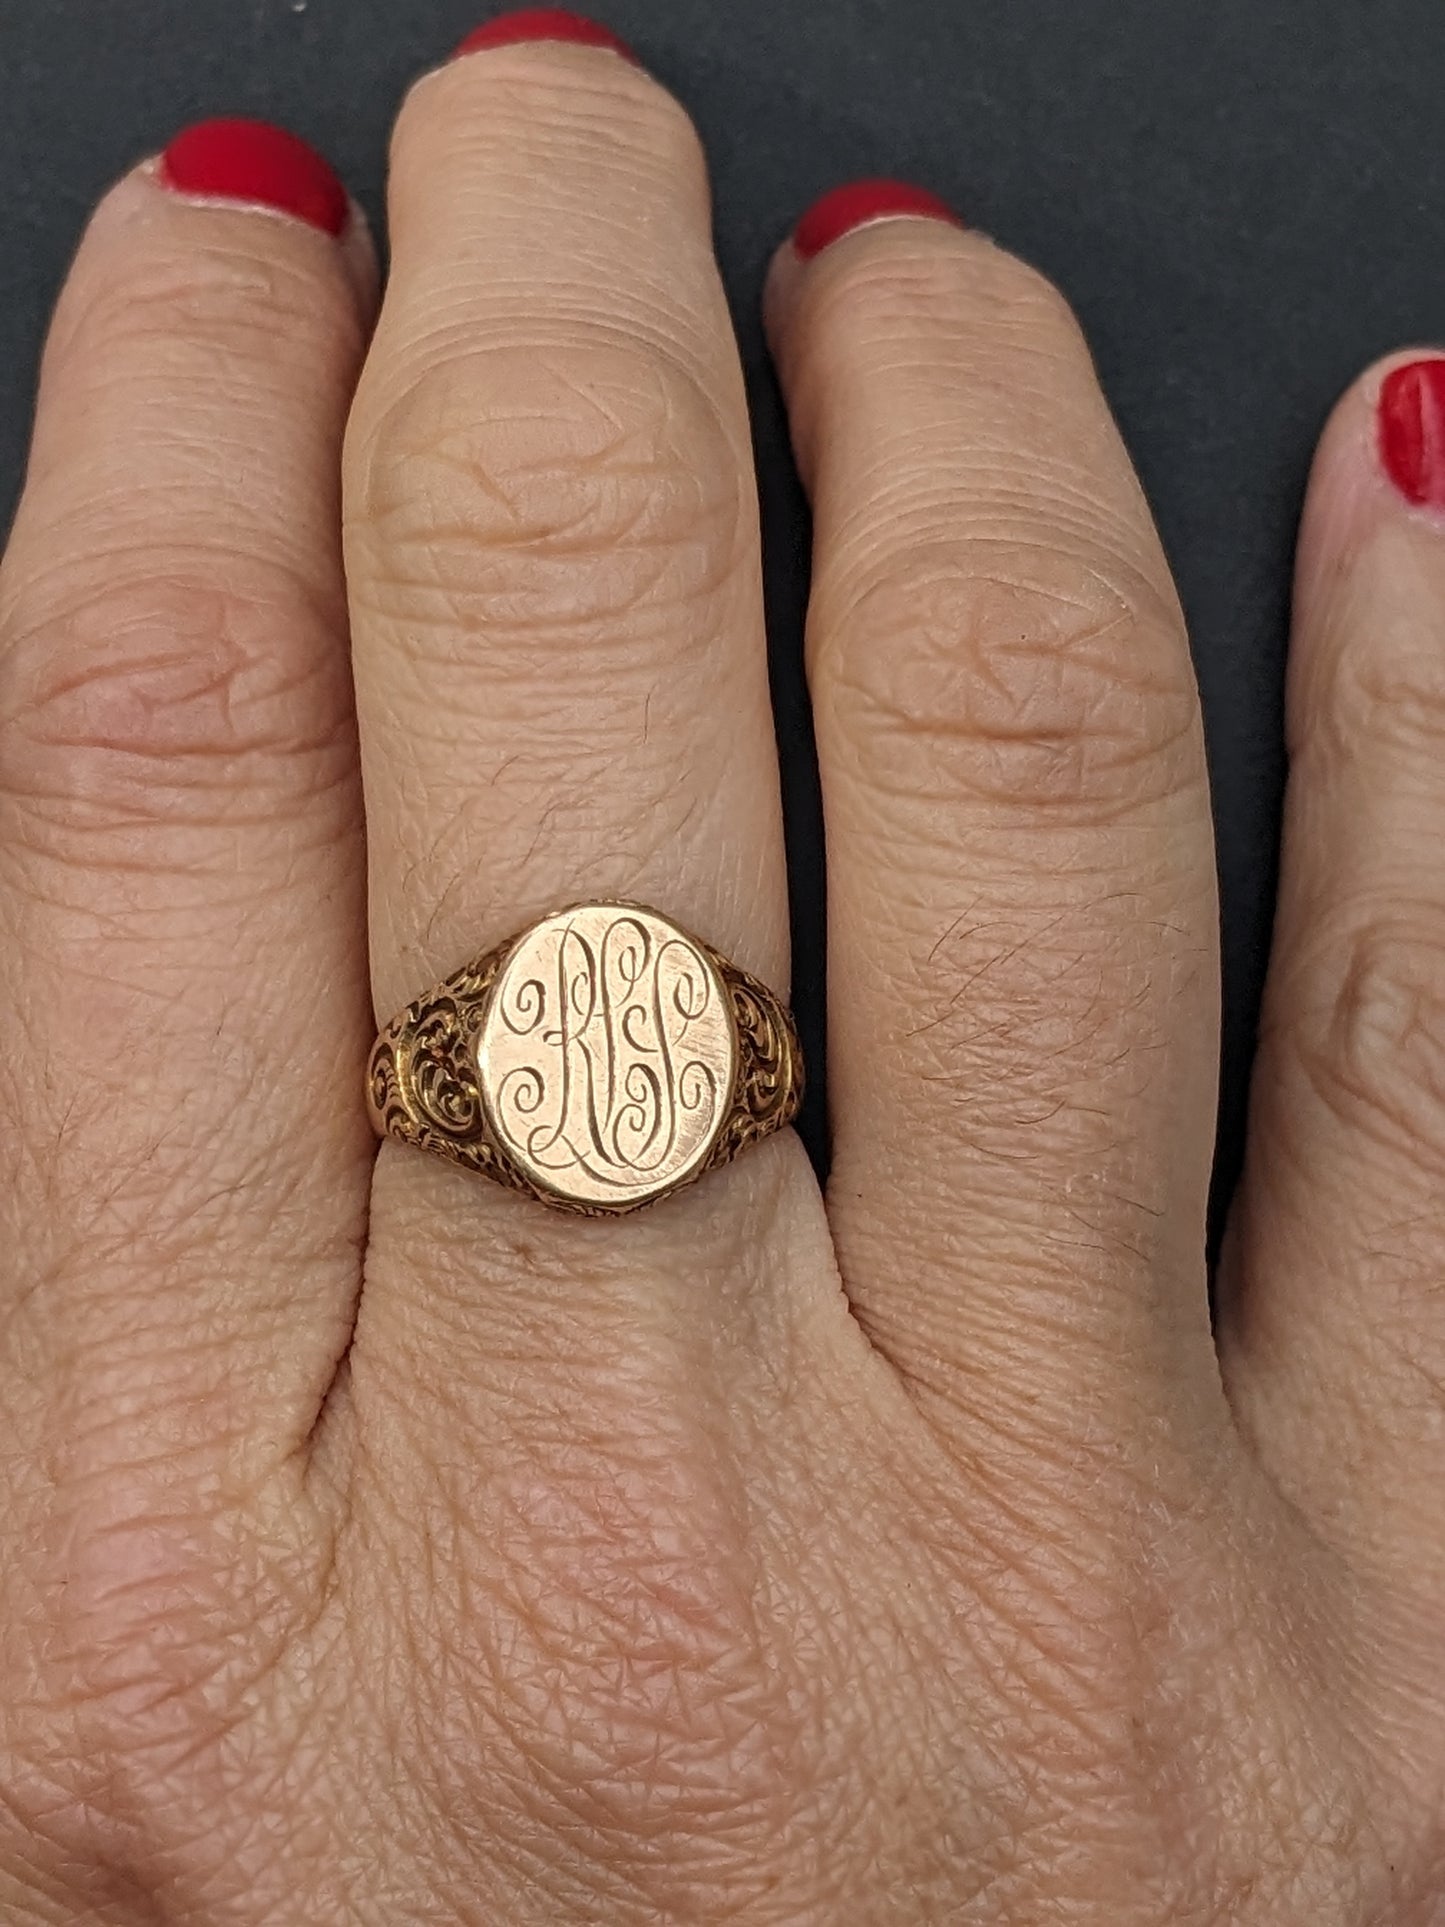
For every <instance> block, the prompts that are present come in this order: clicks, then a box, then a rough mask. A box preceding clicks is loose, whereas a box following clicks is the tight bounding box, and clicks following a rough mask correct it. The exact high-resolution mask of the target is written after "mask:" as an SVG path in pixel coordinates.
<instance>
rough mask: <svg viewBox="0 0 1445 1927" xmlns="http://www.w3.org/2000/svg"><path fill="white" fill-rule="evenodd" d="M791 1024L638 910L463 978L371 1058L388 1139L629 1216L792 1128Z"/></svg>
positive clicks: (633, 907) (741, 979)
mask: <svg viewBox="0 0 1445 1927" xmlns="http://www.w3.org/2000/svg"><path fill="white" fill-rule="evenodd" d="M802 1082H803V1079H802V1061H801V1057H800V1055H799V1051H798V1040H797V1036H796V1034H795V1032H794V1030H793V1026H792V1021H791V1019H790V1018H789V1016H788V1013H787V1011H786V1010H785V1009H784V1007H783V1005H782V1004H781V1003H780V1002H779V1001H778V999H777V998H776V997H775V996H774V995H773V993H772V992H771V991H770V990H769V989H768V988H767V987H766V985H764V984H761V983H759V982H758V981H757V979H756V978H754V977H750V976H749V975H748V974H747V973H746V972H745V971H742V970H739V969H738V968H737V966H736V965H735V964H732V963H730V962H729V961H728V960H727V959H726V958H725V957H723V956H722V955H720V954H719V952H717V951H716V950H714V949H713V948H712V947H711V945H709V944H706V943H703V942H702V941H701V940H700V939H698V938H695V937H691V936H689V935H688V934H687V933H686V932H685V931H683V930H680V929H679V928H678V927H677V926H676V925H675V924H673V923H671V922H670V921H668V919H666V918H665V917H662V916H660V915H658V914H657V912H655V911H651V910H648V909H645V908H644V907H643V906H642V905H640V904H629V903H592V904H580V905H577V906H575V907H574V908H572V909H570V910H565V911H561V912H559V913H558V914H556V915H554V916H551V917H545V918H543V919H542V921H541V922H540V923H537V924H535V925H533V927H532V928H531V929H530V930H528V931H525V932H523V934H522V935H521V936H520V937H517V938H514V939H513V940H512V941H511V942H510V943H506V944H500V945H498V947H497V948H496V949H495V950H491V951H488V952H487V954H486V955H485V956H483V957H479V958H478V959H477V960H476V961H475V962H473V963H470V964H467V965H464V966H463V968H462V969H460V970H458V971H455V972H453V974H452V975H451V976H450V977H448V978H446V979H445V981H444V982H442V983H439V984H437V985H436V986H435V987H434V988H433V989H432V990H430V991H428V992H427V994H426V995H425V996H424V997H419V998H418V999H417V1000H416V1002H415V1003H413V1004H410V1005H409V1006H408V1007H407V1009H405V1010H404V1011H402V1012H401V1013H400V1015H399V1016H397V1017H396V1018H395V1019H394V1020H393V1021H392V1022H391V1023H390V1024H388V1025H387V1027H386V1029H385V1030H384V1031H383V1032H382V1033H381V1035H380V1037H378V1039H377V1041H376V1046H375V1048H374V1050H373V1052H372V1056H371V1064H370V1067H369V1075H368V1088H367V1095H368V1099H369V1105H370V1110H371V1116H372V1121H373V1123H374V1124H375V1126H376V1128H377V1130H378V1131H380V1132H382V1133H383V1134H385V1135H387V1136H391V1137H396V1138H400V1139H402V1140H403V1141H404V1142H405V1143H408V1144H414V1145H417V1146H418V1147H419V1148H421V1149H423V1150H427V1151H433V1152H435V1153H437V1154H438V1155H439V1156H441V1157H445V1158H448V1159H450V1160H451V1161H453V1162H454V1163H457V1164H462V1165H465V1166H467V1167H468V1168H469V1169H470V1170H473V1171H479V1172H481V1173H483V1174H484V1175H485V1176H487V1177H490V1178H494V1179H495V1180H496V1181H497V1182H498V1183H500V1184H504V1185H507V1186H508V1187H509V1188H510V1189H512V1190H515V1191H523V1192H526V1193H527V1194H528V1195H530V1196H532V1197H535V1198H539V1199H541V1200H542V1201H544V1202H545V1203H548V1204H552V1205H556V1206H559V1207H561V1208H563V1209H566V1210H569V1211H577V1212H581V1213H583V1214H585V1215H589V1216H610V1215H612V1214H614V1213H616V1212H620V1211H631V1210H635V1209H636V1208H637V1207H638V1206H639V1205H642V1204H646V1203H648V1202H649V1201H650V1200H652V1199H654V1198H658V1197H662V1196H664V1195H665V1194H666V1193H667V1192H669V1191H672V1190H675V1189H676V1188H677V1187H678V1186H679V1185H682V1184H686V1183H688V1182H690V1181H691V1180H692V1179H693V1178H695V1177H697V1176H699V1175H700V1174H701V1173H702V1172H703V1171H708V1170H713V1169H715V1168H716V1167H718V1166H719V1165H722V1164H726V1163H728V1162H730V1160H731V1159H732V1158H734V1157H736V1156H737V1155H738V1153H739V1152H740V1151H742V1150H745V1149H746V1148H747V1147H748V1146H749V1145H750V1144H753V1143H755V1142H756V1141H757V1140H758V1139H759V1138H763V1137H766V1136H768V1135H769V1134H770V1133H771V1132H773V1131H776V1130H779V1129H781V1127H782V1126H783V1125H785V1124H787V1123H789V1122H790V1121H791V1119H792V1118H793V1116H794V1115H795V1114H796V1111H797V1108H798V1102H799V1099H800V1097H801V1094H802Z"/></svg>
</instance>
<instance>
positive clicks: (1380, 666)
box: [1296, 632, 1445, 758]
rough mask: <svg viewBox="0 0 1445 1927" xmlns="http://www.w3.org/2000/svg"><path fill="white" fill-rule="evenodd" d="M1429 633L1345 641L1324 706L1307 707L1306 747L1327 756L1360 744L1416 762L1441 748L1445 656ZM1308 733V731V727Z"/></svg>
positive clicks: (1333, 667)
mask: <svg viewBox="0 0 1445 1927" xmlns="http://www.w3.org/2000/svg"><path fill="white" fill-rule="evenodd" d="M1440 643H1441V639H1440V637H1439V635H1438V634H1434V633H1429V632H1425V633H1408V634H1401V633H1399V632H1396V633H1394V634H1390V633H1388V632H1387V633H1386V634H1384V635H1380V636H1375V637H1361V636H1359V635H1358V634H1355V635H1351V636H1350V637H1349V638H1348V639H1347V640H1346V642H1345V644H1344V646H1342V647H1341V648H1340V649H1339V650H1338V652H1337V654H1336V655H1335V657H1334V660H1333V661H1332V663H1331V664H1330V670H1329V676H1328V682H1327V684H1326V688H1325V691H1324V692H1323V699H1322V700H1321V701H1319V702H1316V703H1312V704H1311V703H1307V704H1306V705H1305V713H1306V718H1307V723H1306V729H1305V731H1304V733H1303V734H1304V740H1303V742H1300V743H1297V745H1296V747H1299V748H1303V747H1305V746H1306V745H1307V744H1309V743H1310V741H1311V739H1313V740H1314V741H1318V742H1321V743H1322V745H1323V747H1324V748H1325V749H1326V750H1327V751H1328V753H1329V754H1331V755H1332V756H1336V757H1338V756H1341V755H1348V754H1350V753H1351V751H1352V750H1353V749H1354V748H1356V747H1357V746H1358V745H1359V744H1361V743H1369V744H1374V745H1377V746H1378V747H1379V748H1380V749H1382V750H1384V751H1387V752H1390V753H1398V754H1401V755H1407V756H1410V757H1412V758H1413V757H1415V756H1417V755H1419V754H1420V753H1422V752H1423V753H1425V754H1428V755H1430V756H1438V755H1439V754H1440V751H1441V749H1442V746H1445V650H1442V648H1441V646H1440ZM1310 722H1313V723H1314V724H1315V728H1314V729H1313V730H1311V729H1310V728H1309V723H1310Z"/></svg>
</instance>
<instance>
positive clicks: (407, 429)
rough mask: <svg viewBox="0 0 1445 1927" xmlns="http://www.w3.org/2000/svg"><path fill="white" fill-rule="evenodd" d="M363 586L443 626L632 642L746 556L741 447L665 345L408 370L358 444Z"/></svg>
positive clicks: (601, 346) (585, 341)
mask: <svg viewBox="0 0 1445 1927" xmlns="http://www.w3.org/2000/svg"><path fill="white" fill-rule="evenodd" d="M352 456H353V458H354V460H353V467H354V472H355V473H356V475H357V476H358V478H359V481H358V489H357V496H356V500H355V505H354V509H353V513H352V517H351V519H350V522H349V530H348V533H349V537H350V539H351V541H352V544H353V549H354V551H355V552H356V553H357V554H359V557H360V559H361V564H362V566H361V568H360V570H359V576H360V591H361V594H362V595H363V597H366V596H368V595H370V596H372V597H374V598H377V599H379V600H380V603H381V605H382V608H383V612H384V613H393V612H400V613H404V614H405V616H406V618H407V619H408V620H412V621H415V620H417V619H418V618H419V619H420V620H421V622H422V623H423V624H427V623H428V621H430V622H431V623H434V624H435V625H436V626H438V627H440V628H442V629H443V630H452V631H455V630H459V629H460V630H465V629H468V628H470V627H473V626H474V624H475V620H476V618H477V617H478V616H480V615H484V616H485V619H486V624H487V630H488V639H489V648H492V647H495V648H500V649H502V650H505V648H506V643H507V639H508V637H509V636H515V637H517V638H520V639H524V640H525V642H526V644H527V647H528V649H529V651H530V650H533V649H534V648H535V645H536V642H537V640H538V638H539V636H543V635H554V636H556V637H558V639H559V640H567V639H569V638H570V639H573V640H575V637H576V635H577V634H578V633H582V632H585V633H587V635H588V637H589V640H601V641H605V640H607V639H608V638H609V637H612V638H615V639H616V640H617V641H618V642H619V643H625V642H628V641H634V642H635V640H636V637H637V630H636V627H635V623H634V621H633V618H634V615H635V612H637V611H638V610H639V609H647V608H651V609H653V610H654V611H655V612H657V613H658V614H659V615H666V616H669V617H670V616H671V614H672V613H674V612H675V611H676V610H677V608H678V607H679V606H685V607H689V608H694V607H696V606H697V605H698V604H700V603H705V602H706V601H707V599H708V597H709V596H710V595H711V594H712V593H713V592H714V591H716V590H717V589H718V588H719V587H720V586H721V585H722V583H723V582H724V581H725V580H726V578H727V577H728V575H729V574H730V573H731V570H732V568H733V567H734V565H735V564H736V563H737V562H738V561H739V560H740V558H741V556H742V554H743V553H744V547H745V535H746V531H747V529H748V527H749V519H748V515H747V513H746V507H745V501H744V493H743V482H742V474H743V466H742V461H741V457H740V451H739V450H737V449H736V448H735V447H734V446H733V445H732V439H731V436H730V435H729V432H728V430H727V428H726V426H725V422H724V417H723V413H722V410H721V407H720V405H719V403H718V401H717V400H716V399H715V398H714V396H713V395H712V394H711V393H710V391H709V390H708V388H707V386H706V385H705V383H704V382H703V380H702V379H701V377H700V376H699V375H698V374H696V373H695V372H694V371H693V370H692V369H690V368H689V367H688V366H687V365H686V364H685V363H684V362H683V361H681V360H680V359H678V358H677V357H675V356H674V355H672V354H670V353H668V352H666V351H665V350H664V349H663V348H662V347H661V346H660V345H647V344H643V343H640V342H637V341H635V340H631V339H622V338H619V337H616V336H613V335H611V334H610V333H608V332H606V331H597V332H595V333H593V334H592V335H591V336H590V337H587V338H582V339H574V340H572V341H571V342H569V343H566V344H563V345H558V346H556V347H553V348H551V349H543V350H541V351H536V350H525V351H524V350H521V349H513V348H510V347H493V348H483V349H475V350H473V351H471V352H469V353H466V354H462V355H455V356H451V357H449V358H445V359H443V360H440V361H436V362H433V363H431V364H430V365H429V366H427V367H426V368H425V369H423V370H422V371H421V372H420V373H419V374H417V375H416V376H415V377H413V378H412V379H411V380H410V382H409V383H408V384H407V385H406V386H405V387H404V388H403V390H402V391H401V393H400V394H399V395H398V397H397V398H396V400H395V401H394V402H392V403H391V404H390V406H388V407H387V408H386V409H385V410H384V411H383V412H382V413H381V414H380V416H379V417H378V419H377V420H376V422H375V423H374V425H373V426H371V427H370V428H369V429H368V431H367V432H366V435H365V439H364V441H363V443H362V444H361V446H360V447H359V448H358V449H354V450H353V451H352Z"/></svg>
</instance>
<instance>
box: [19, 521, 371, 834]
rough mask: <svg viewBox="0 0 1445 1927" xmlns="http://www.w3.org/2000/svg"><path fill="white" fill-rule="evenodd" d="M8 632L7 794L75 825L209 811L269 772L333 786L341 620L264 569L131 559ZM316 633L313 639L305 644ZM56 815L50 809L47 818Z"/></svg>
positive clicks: (301, 585)
mask: <svg viewBox="0 0 1445 1927" xmlns="http://www.w3.org/2000/svg"><path fill="white" fill-rule="evenodd" d="M108 568H109V573H108V575H107V577H106V578H105V579H104V580H102V581H100V582H86V583H81V584H79V585H78V586H76V587H74V588H72V589H70V590H68V591H67V592H66V593H64V594H61V595H59V596H57V595H56V594H55V591H54V587H53V585H51V586H50V587H48V588H47V589H46V590H45V591H44V594H45V600H46V603H47V605H48V606H47V607H46V609H45V611H44V613H43V614H39V615H34V614H31V613H30V612H28V611H26V610H24V609H23V608H17V607H15V606H14V605H13V604H12V607H11V610H10V612H9V620H8V622H7V623H6V625H5V633H4V635H3V637H0V788H3V790H4V791H5V792H6V793H7V794H8V795H9V796H10V797H11V798H12V799H13V800H15V801H18V802H19V803H21V804H23V805H24V804H28V805H31V806H35V807H39V808H42V809H44V808H46V806H52V805H60V806H61V814H62V815H64V816H65V818H66V820H67V821H69V822H70V823H71V824H72V825H73V826H74V825H78V824H80V823H81V822H84V821H93V822H98V823H102V824H108V823H111V822H113V821H115V820H116V819H122V820H123V819H125V818H127V817H129V816H130V815H131V814H132V812H141V813H144V814H150V813H152V812H153V811H154V809H155V807H156V806H157V803H158V801H160V800H162V799H164V800H166V801H174V802H176V803H189V804H190V805H191V806H192V807H195V808H199V809H203V810H204V809H207V808H214V807H215V799H216V798H218V797H222V796H227V795H234V794H235V793H237V792H239V791H242V790H245V789H248V788H251V787H253V786H258V785H263V784H264V783H265V780H266V778H267V776H268V774H269V772H270V770H271V768H272V767H273V766H274V765H276V764H278V763H282V762H284V763H285V764H286V765H287V766H288V786H289V787H292V788H294V787H295V785H296V768H297V767H304V766H305V765H306V764H308V763H309V764H310V765H311V766H312V771H313V775H314V780H315V782H316V783H317V785H318V787H326V786H329V785H330V784H331V783H333V782H335V781H336V780H338V776H339V766H338V759H339V758H341V757H342V756H344V754H345V750H346V740H347V732H348V728H349V722H348V714H349V711H348V702H347V698H346V694H345V687H344V671H343V665H342V664H341V663H340V660H339V651H337V650H336V649H335V647H334V646H333V641H332V636H331V634H330V627H331V624H332V623H333V622H334V621H335V620H336V612H334V611H331V610H328V609H326V608H324V607H323V606H322V604H323V600H324V598H323V597H322V596H321V595H320V594H318V593H317V592H316V591H314V590H311V589H310V588H309V587H308V585H307V584H306V583H305V582H304V581H302V580H301V579H299V578H297V577H295V576H293V575H292V574H291V573H290V572H289V571H287V570H285V569H284V568H278V567H276V566H275V565H273V564H271V563H269V562H264V561H262V560H260V559H259V558H252V557H240V556H232V557H229V558H222V557H215V556H209V557H207V558H205V566H204V569H198V568H197V564H196V560H195V558H193V557H176V558H173V559H172V561H171V563H170V566H167V562H166V558H164V557H157V556H154V555H152V554H150V553H144V554H141V555H138V556H137V557H136V558H135V565H134V566H132V567H127V565H126V563H125V562H124V561H122V562H120V563H119V564H117V563H116V562H115V560H114V558H111V559H110V560H109V562H108ZM308 632H310V634H309V635H308ZM51 813H52V814H54V812H53V811H52V812H51Z"/></svg>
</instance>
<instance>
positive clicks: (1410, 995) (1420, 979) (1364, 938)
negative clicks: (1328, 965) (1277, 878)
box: [1298, 908, 1445, 1171]
mask: <svg viewBox="0 0 1445 1927" xmlns="http://www.w3.org/2000/svg"><path fill="white" fill-rule="evenodd" d="M1331 976H1332V989H1331V992H1330V995H1329V997H1328V999H1327V1001H1326V1003H1325V1005H1324V1007H1323V1010H1322V1013H1321V1015H1320V1018H1319V1020H1318V1021H1317V1022H1315V1023H1312V1024H1307V1025H1304V1026H1302V1027H1301V1032H1300V1035H1299V1038H1298V1048H1299V1051H1300V1054H1301V1057H1302V1060H1303V1063H1304V1068H1305V1071H1306V1074H1307V1075H1308V1077H1309V1078H1310V1080H1311V1083H1312V1084H1313V1086H1314V1088H1315V1089H1316V1091H1317V1092H1318V1093H1319V1095H1320V1097H1321V1098H1322V1099H1323V1101H1324V1102H1325V1103H1326V1105H1327V1106H1328V1107H1329V1108H1330V1109H1331V1110H1332V1111H1333V1112H1335V1113H1336V1114H1337V1115H1338V1116H1339V1117H1340V1118H1341V1120H1342V1121H1343V1122H1344V1123H1345V1124H1346V1125H1347V1126H1349V1127H1350V1128H1351V1129H1356V1130H1358V1129H1362V1128H1363V1129H1364V1130H1366V1131H1367V1132H1369V1133H1370V1134H1372V1135H1373V1136H1375V1137H1377V1138H1378V1139H1380V1140H1381V1141H1382V1142H1384V1143H1385V1144H1387V1145H1388V1146H1389V1147H1390V1148H1391V1149H1393V1150H1396V1151H1399V1150H1404V1151H1407V1152H1408V1153H1409V1154H1410V1155H1411V1157H1412V1158H1413V1159H1414V1160H1415V1161H1417V1162H1418V1161H1420V1160H1422V1159H1425V1160H1429V1161H1430V1162H1431V1163H1432V1164H1433V1165H1435V1166H1438V1167H1439V1168H1440V1169H1441V1170H1442V1171H1445V916H1442V915H1441V913H1440V911H1439V910H1438V909H1423V908H1422V909H1421V910H1419V911H1418V912H1415V913H1401V912H1396V913H1394V914H1393V915H1389V916H1380V917H1375V918H1372V919H1371V920H1370V921H1369V922H1367V923H1364V924H1362V925H1361V927H1360V928H1358V929H1357V930H1355V931H1354V932H1353V933H1352V934H1351V935H1350V936H1349V937H1348V938H1347V939H1346V941H1345V942H1344V943H1343V944H1341V945H1340V946H1339V950H1338V955H1337V959H1336V961H1335V962H1334V965H1333V969H1332V973H1331Z"/></svg>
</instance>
